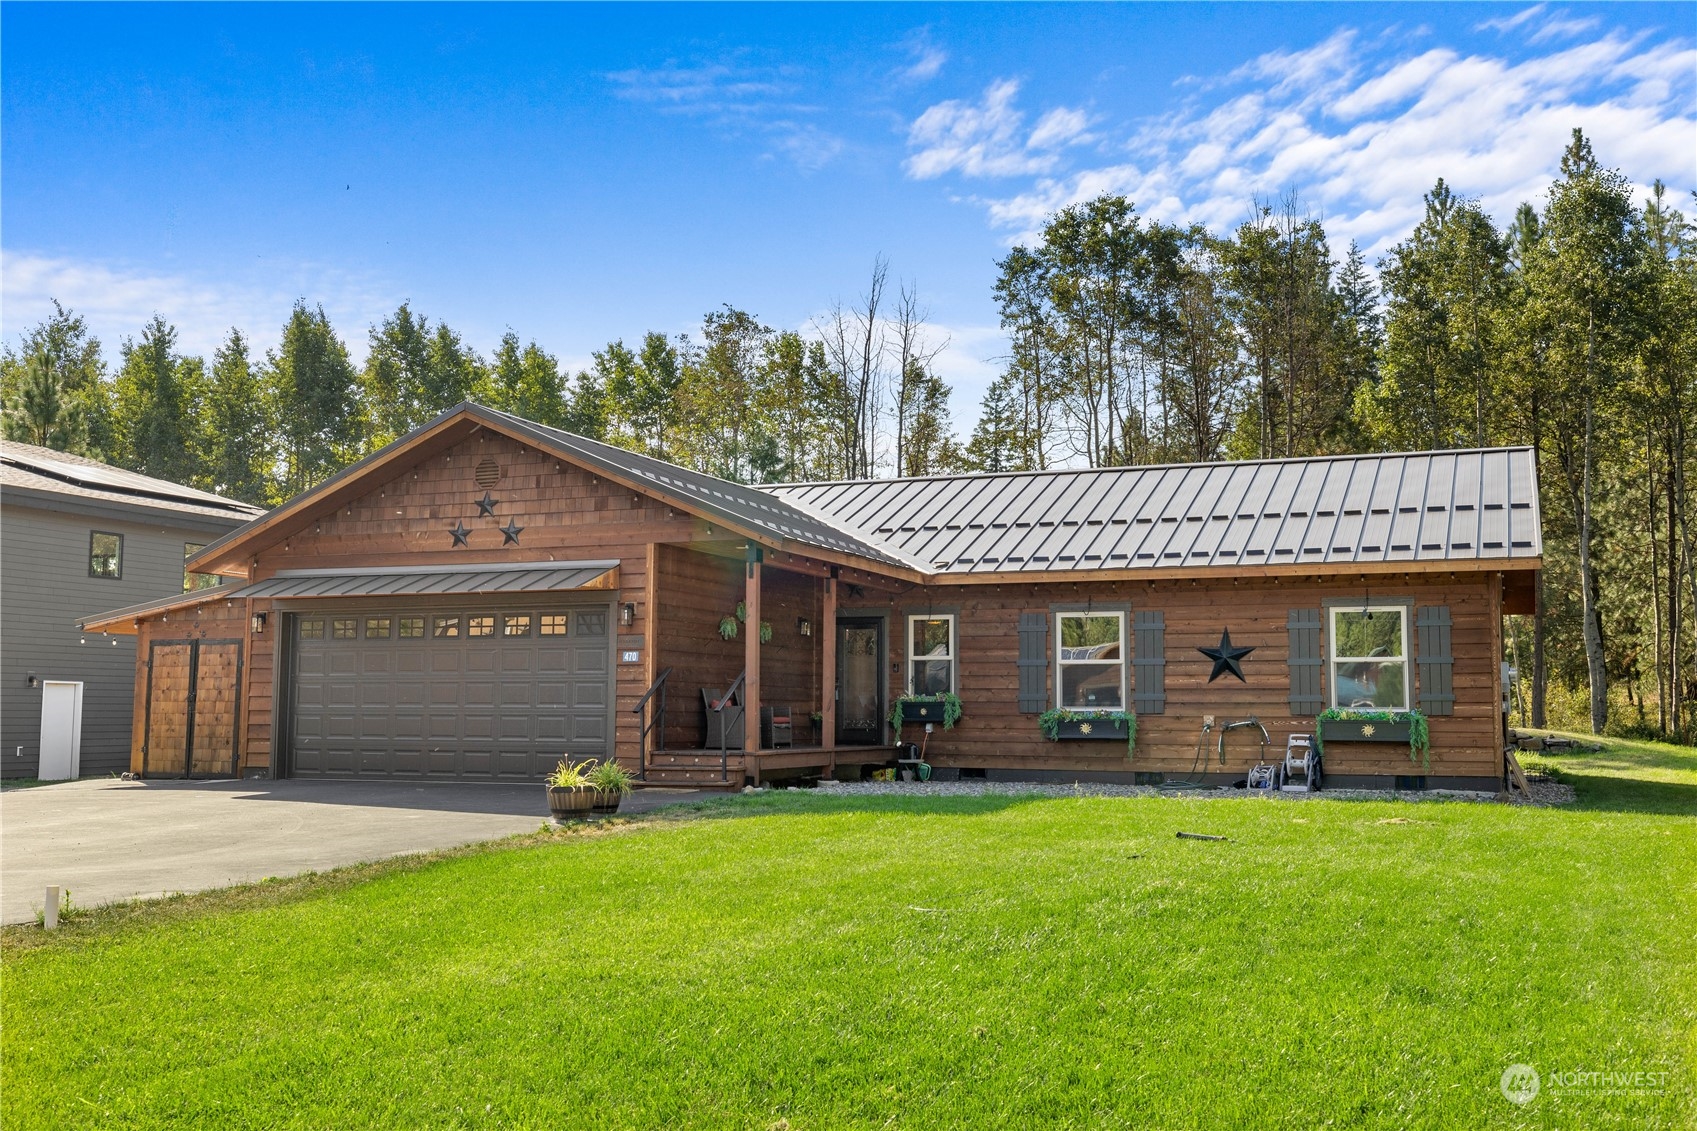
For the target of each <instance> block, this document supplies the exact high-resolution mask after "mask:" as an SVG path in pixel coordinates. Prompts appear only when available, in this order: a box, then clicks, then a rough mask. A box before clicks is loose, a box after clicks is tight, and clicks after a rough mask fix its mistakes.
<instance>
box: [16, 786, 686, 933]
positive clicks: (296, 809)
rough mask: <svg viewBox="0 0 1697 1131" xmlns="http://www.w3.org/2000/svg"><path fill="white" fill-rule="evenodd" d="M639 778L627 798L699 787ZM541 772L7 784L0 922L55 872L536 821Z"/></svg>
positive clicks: (110, 876) (508, 827)
mask: <svg viewBox="0 0 1697 1131" xmlns="http://www.w3.org/2000/svg"><path fill="white" fill-rule="evenodd" d="M699 796H701V794H700V793H699V792H698V791H695V790H682V789H648V790H640V791H638V792H637V793H636V794H634V795H632V796H631V797H628V798H626V799H625V804H624V806H623V808H622V809H621V812H643V811H646V810H649V809H653V808H656V807H658V806H660V805H665V804H668V803H674V802H678V801H684V800H689V799H692V798H695V797H699ZM547 819H548V805H547V801H546V799H545V798H544V796H543V790H542V786H541V785H540V784H529V785H482V784H469V785H466V784H448V783H445V782H443V783H438V782H368V781H348V782H339V781H240V782H238V781H208V782H189V781H133V782H132V781H119V780H117V779H115V778H103V779H89V780H85V781H76V782H66V783H64V784H62V785H44V786H36V787H34V788H32V789H17V790H8V791H6V792H4V793H0V922H4V923H21V922H31V921H33V920H34V919H35V914H36V912H37V911H39V910H40V909H41V907H42V903H43V898H44V895H45V889H46V887H47V885H49V884H58V885H59V886H60V887H64V888H69V889H70V891H71V897H72V899H73V900H74V901H75V902H76V904H77V905H78V906H79V907H93V906H95V905H97V904H101V903H111V902H114V901H116V900H123V899H133V898H136V897H142V896H156V895H166V894H169V893H171V892H190V891H203V890H205V889H207V888H215V887H224V886H226V885H228V884H235V883H245V882H250V881H253V880H262V879H264V878H266V877H267V876H289V875H294V874H296V873H299V872H308V871H322V870H324V869H326V868H335V867H339V866H341V865H344V864H358V863H361V862H363V861H367V860H379V859H382V858H384V857H389V856H400V855H403V854H406V853H409V852H425V851H429V850H431V849H437V848H449V847H452V846H454V845H459V844H470V843H472V842H474V841H480V840H492V839H495V838H497V837H503V836H508V835H510V834H512V833H522V832H531V831H533V830H535V829H536V828H537V827H539V826H540V825H541V824H542V823H543V822H544V821H546V820H547Z"/></svg>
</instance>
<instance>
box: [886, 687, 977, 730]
mask: <svg viewBox="0 0 1697 1131" xmlns="http://www.w3.org/2000/svg"><path fill="white" fill-rule="evenodd" d="M960 716H961V702H960V696H958V695H955V694H953V693H952V692H944V693H943V694H941V695H903V696H902V697H901V698H899V699H897V700H896V702H895V705H894V706H893V707H892V708H891V709H890V725H891V726H894V727H898V728H899V727H901V726H902V725H903V724H904V723H941V724H942V726H943V729H944V730H948V729H949V728H951V727H953V726H954V725H955V723H957V722H959V721H960Z"/></svg>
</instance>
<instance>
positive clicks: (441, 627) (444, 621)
mask: <svg viewBox="0 0 1697 1131" xmlns="http://www.w3.org/2000/svg"><path fill="white" fill-rule="evenodd" d="M431 632H432V633H433V634H434V635H435V637H436V638H437V639H438V640H445V639H449V638H452V637H457V636H459V634H460V618H459V617H437V618H436V621H435V623H434V625H432V627H431Z"/></svg>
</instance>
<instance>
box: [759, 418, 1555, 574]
mask: <svg viewBox="0 0 1697 1131" xmlns="http://www.w3.org/2000/svg"><path fill="white" fill-rule="evenodd" d="M763 490H765V491H767V492H769V493H771V494H773V495H776V496H778V497H779V498H783V499H786V500H789V501H791V502H794V503H797V504H802V505H806V506H808V507H809V508H810V509H812V510H814V511H816V512H817V513H818V514H819V515H820V516H821V517H822V518H824V519H826V520H829V521H831V522H833V523H836V524H840V525H841V526H843V527H845V528H846V529H848V530H852V531H855V532H857V533H860V534H861V535H862V536H863V537H867V538H876V539H878V540H879V541H882V542H885V543H886V544H888V545H889V546H890V547H891V548H892V549H893V550H895V551H898V552H900V553H902V554H903V555H904V556H907V557H911V558H913V559H915V560H917V561H920V562H922V563H923V564H924V568H925V569H926V570H927V571H928V572H934V573H939V574H945V575H947V574H956V575H958V574H966V573H1008V572H1025V573H1035V572H1047V571H1066V570H1092V569H1136V568H1150V569H1156V568H1166V569H1174V568H1200V567H1208V566H1215V567H1218V566H1248V567H1257V566H1263V565H1272V566H1279V565H1286V566H1289V565H1298V566H1315V567H1333V568H1335V567H1338V566H1347V565H1355V564H1361V563H1368V562H1371V563H1391V564H1395V563H1399V562H1410V563H1413V562H1421V563H1430V562H1454V563H1457V564H1463V563H1466V562H1470V561H1477V560H1482V559H1490V560H1500V559H1505V558H1507V559H1537V558H1538V557H1539V556H1540V554H1541V553H1542V542H1541V534H1540V519H1539V514H1538V492H1537V479H1536V473H1535V470H1534V467H1533V463H1532V452H1531V449H1530V448H1485V449H1473V450H1466V451H1441V452H1414V453H1397V454H1387V455H1350V456H1325V457H1315V458H1309V459H1291V460H1260V461H1247V462H1237V463H1211V464H1175V465H1156V466H1145V467H1116V468H1099V469H1093V470H1058V471H1036V472H1008V473H987V474H976V475H960V476H944V477H933V478H926V479H887V480H870V481H847V482H835V483H794V484H773V485H769V486H766V487H764V488H763Z"/></svg>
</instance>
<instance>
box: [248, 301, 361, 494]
mask: <svg viewBox="0 0 1697 1131" xmlns="http://www.w3.org/2000/svg"><path fill="white" fill-rule="evenodd" d="M263 376H264V380H265V384H266V385H267V386H268V388H269V390H270V394H271V399H272V404H273V406H274V412H275V419H276V422H277V432H278V437H279V439H280V440H281V447H282V451H281V469H280V470H281V474H280V476H279V480H278V491H279V494H280V495H281V496H282V497H283V498H288V497H290V496H292V495H296V494H298V493H300V492H301V491H304V490H306V489H307V488H308V487H312V486H314V485H316V484H318V483H320V482H322V481H323V480H325V479H327V478H329V477H330V476H331V475H333V474H334V473H335V472H336V471H337V470H339V469H340V468H342V467H343V466H344V465H346V464H347V463H349V462H351V461H352V460H353V459H355V458H357V455H358V452H359V450H360V449H361V448H362V447H364V446H365V444H364V443H362V436H361V433H360V427H359V420H358V417H357V408H358V402H357V400H356V397H355V385H354V368H353V363H352V362H351V361H349V360H348V347H347V346H346V345H344V344H343V343H342V340H341V339H340V338H339V337H337V336H336V332H335V330H334V329H332V328H331V326H330V319H329V318H328V317H326V316H325V314H324V308H323V307H322V306H318V307H309V306H307V304H306V301H305V300H304V299H303V300H301V301H299V302H297V303H295V307H294V310H293V311H292V312H291V313H290V314H289V321H288V322H287V323H285V324H284V326H283V340H282V342H281V343H280V345H279V346H278V348H277V350H276V351H275V352H271V353H267V354H266V360H265V373H264V375H263Z"/></svg>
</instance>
